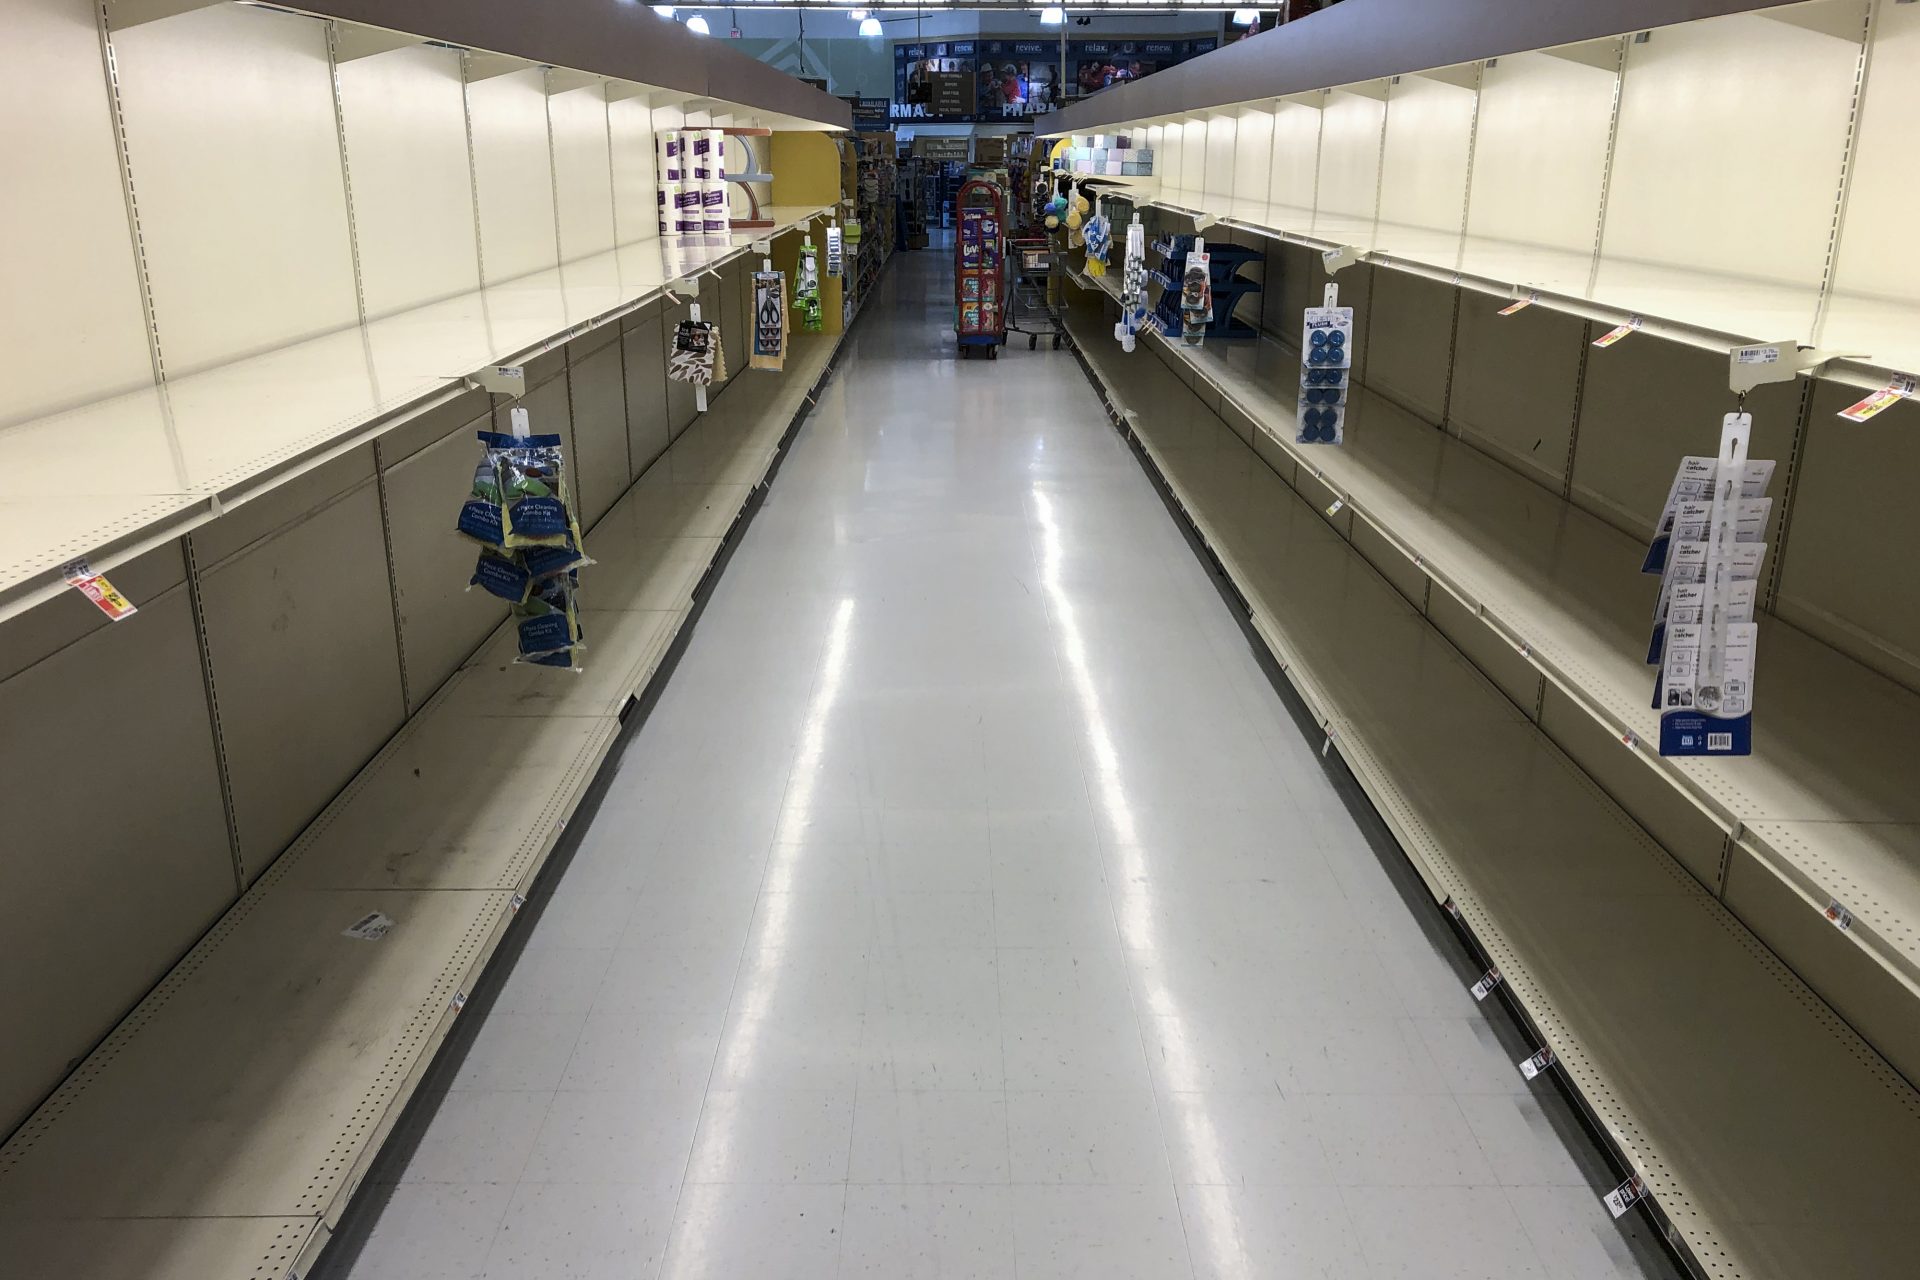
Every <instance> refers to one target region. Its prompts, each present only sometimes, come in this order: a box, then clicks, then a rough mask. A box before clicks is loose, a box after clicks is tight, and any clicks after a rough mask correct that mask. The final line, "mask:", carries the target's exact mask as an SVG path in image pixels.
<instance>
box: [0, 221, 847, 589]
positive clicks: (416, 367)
mask: <svg viewBox="0 0 1920 1280" xmlns="http://www.w3.org/2000/svg"><path fill="white" fill-rule="evenodd" d="M825 208H826V206H824V205H821V206H811V207H794V206H774V207H771V208H768V209H765V210H763V213H764V214H765V215H766V216H767V217H768V219H769V220H770V221H771V223H772V226H771V227H769V228H766V229H761V230H753V231H741V232H735V233H734V234H733V235H732V237H731V240H730V243H729V244H728V245H727V246H726V247H724V248H721V247H716V246H706V245H698V244H686V245H681V244H677V243H675V242H674V241H672V240H665V241H663V240H659V239H648V240H643V241H639V242H637V243H635V244H631V245H626V246H623V247H621V248H619V249H613V250H609V251H607V252H605V253H600V254H595V255H593V256H591V257H587V258H581V259H578V260H576V261H573V262H569V263H567V264H566V265H564V266H561V267H554V268H552V269H550V270H546V271H541V272H536V273H534V274H532V275H527V276H520V277H516V278H514V279H511V280H505V281H502V282H500V283H499V284H495V285H489V286H487V287H486V288H482V289H478V290H474V291H473V292H471V293H466V294H461V295H458V296H456V297H452V298H448V299H445V300H444V301H441V302H436V303H431V304H429V305H427V306H424V307H417V308H413V309H411V310H408V311H403V312H400V313H399V314H397V315H392V316H387V317H384V318H382V319H378V320H373V321H369V322H367V323H365V324H359V325H355V326H354V327H353V328H351V329H344V330H341V331H339V332H336V333H330V334H327V335H325V336H323V337H319V338H311V339H308V340H307V341H304V342H300V343H296V344H294V345H292V346H288V347H282V348H278V349H275V350H272V351H268V352H264V353H262V354H260V355H257V356H251V357H248V358H246V359H243V360H238V361H235V362H233V363H231V364H227V365H222V366H219V367H217V368H214V369H209V370H207V371H206V372H204V373H197V374H189V375H186V376H184V377H181V378H175V379H170V380H169V381H168V382H167V383H165V384H164V385H163V386H158V387H153V388H149V389H146V390H142V391H135V392H130V393H128V394H126V395H123V396H118V397H115V398H114V399H111V400H106V401H101V402H99V403H95V404H90V405H86V406H84V407H81V408H77V409H72V410H68V411H66V412H63V413H56V414H51V415H48V416H46V417H42V418H35V419H32V420H29V421H26V422H22V423H18V424H16V425H14V426H11V427H6V428H0V440H4V441H5V443H6V444H7V445H8V446H9V447H11V448H18V449H24V450H29V451H30V456H32V457H33V458H35V459H36V460H37V461H36V466H37V467H38V466H44V467H46V468H48V469H49V470H50V472H51V473H52V474H58V475H64V476H69V477H72V483H71V484H66V485H62V486H61V487H60V489H59V491H58V492H57V493H54V492H45V491H43V492H42V494H41V495H40V496H38V497H34V496H31V495H28V496H24V497H19V496H14V495H11V494H10V495H8V496H7V498H6V500H5V501H0V541H4V542H5V544H6V546H7V548H8V550H9V552H10V553H12V554H11V555H10V556H9V558H8V560H7V562H6V563H5V564H3V565H0V620H4V619H6V618H8V617H11V616H13V615H15V614H18V613H21V612H24V611H26V610H28V609H31V608H33V607H34V606H35V605H37V604H39V603H42V602H43V601H46V600H48V599H51V598H52V597H54V596H56V595H58V594H59V593H61V592H62V591H65V590H67V589H68V588H67V585H66V582H65V580H64V579H63V578H62V577H61V576H60V566H61V565H63V564H65V563H66V562H67V561H69V560H71V559H74V558H75V557H77V556H86V557H89V559H90V561H91V563H92V565H93V567H94V568H95V569H96V570H99V571H102V572H105V571H108V570H111V569H113V568H114V567H117V566H118V565H120V564H122V563H124V562H125V561H127V560H130V559H132V558H134V557H135V556H138V555H140V554H142V553H144V552H147V551H150V550H152V549H154V548H155V547H158V546H161V545H163V544H165V543H167V542H170V541H172V540H174V539H176V538H178V537H180V536H181V535H182V534H183V533H186V532H187V531H189V530H191V529H193V528H196V527H198V526H200V525H202V524H204V523H206V522H207V521H209V520H212V519H214V518H215V517H216V516H218V515H219V514H221V513H222V512H223V511H225V510H227V509H229V508H232V507H237V506H239V505H241V504H242V503H245V502H247V501H249V500H250V499H252V498H255V497H257V496H259V495H260V494H262V493H264V492H266V491H267V490H269V489H272V488H273V487H275V486H277V485H279V484H283V483H286V482H287V481H289V480H291V479H293V478H295V477H297V476H299V475H300V474H302V473H303V472H304V471H307V470H309V469H311V468H313V467H315V466H318V465H320V464H322V463H324V462H326V461H327V460H329V459H330V458H334V457H338V456H339V455H340V454H341V453H343V452H345V451H347V450H350V449H353V448H355V447H357V446H359V445H362V444H364V443H366V442H367V441H368V440H370V439H372V438H374V437H376V436H379V435H381V434H383V433H385V432H388V431H391V430H394V429H395V428H397V427H398V426H400V425H402V424H403V423H404V422H406V421H407V420H408V419H410V418H412V417H415V416H418V415H420V414H423V413H426V412H430V411H432V410H433V409H436V408H439V407H441V406H443V405H446V404H448V403H450V402H451V401H452V400H453V399H454V398H455V397H457V396H458V395H460V394H461V393H462V392H463V391H465V390H466V389H467V387H468V385H469V382H470V380H472V379H476V378H477V377H478V376H479V375H480V373H481V371H482V370H485V369H490V368H493V367H496V366H500V365H524V364H525V362H526V361H528V360H530V359H533V358H535V357H537V356H540V355H542V354H544V353H546V352H548V351H552V350H553V349H555V348H556V347H558V346H560V345H561V344H563V343H566V342H569V341H572V340H574V339H577V338H580V337H582V336H584V335H586V334H588V333H590V332H592V331H593V330H595V329H597V328H599V327H601V326H603V325H607V324H610V323H613V322H615V321H617V320H619V319H620V318H621V317H622V316H625V315H628V314H631V313H632V312H633V311H635V310H636V309H638V308H640V307H643V306H645V305H647V304H648V303H650V302H654V301H657V300H658V299H660V298H661V297H663V296H665V295H666V294H667V292H668V291H669V290H672V291H674V292H680V293H691V292H697V291H698V279H699V277H701V276H703V275H706V274H708V273H710V272H713V271H715V270H718V269H719V268H720V267H722V266H725V265H727V264H728V263H731V262H733V261H735V260H736V259H740V258H742V257H745V256H749V255H751V254H752V253H753V247H754V246H755V245H756V244H758V243H761V242H763V241H766V240H769V239H772V238H774V237H778V236H781V235H784V234H786V233H787V232H789V231H792V230H794V229H796V228H798V227H801V226H804V225H805V224H806V223H807V222H808V220H809V219H811V218H814V217H816V216H818V215H819V214H820V213H821V212H822V211H823V210H824V209H825ZM263 404H264V405H270V406H271V408H270V409H269V410H267V411H264V412H263V409H262V406H263Z"/></svg>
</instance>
